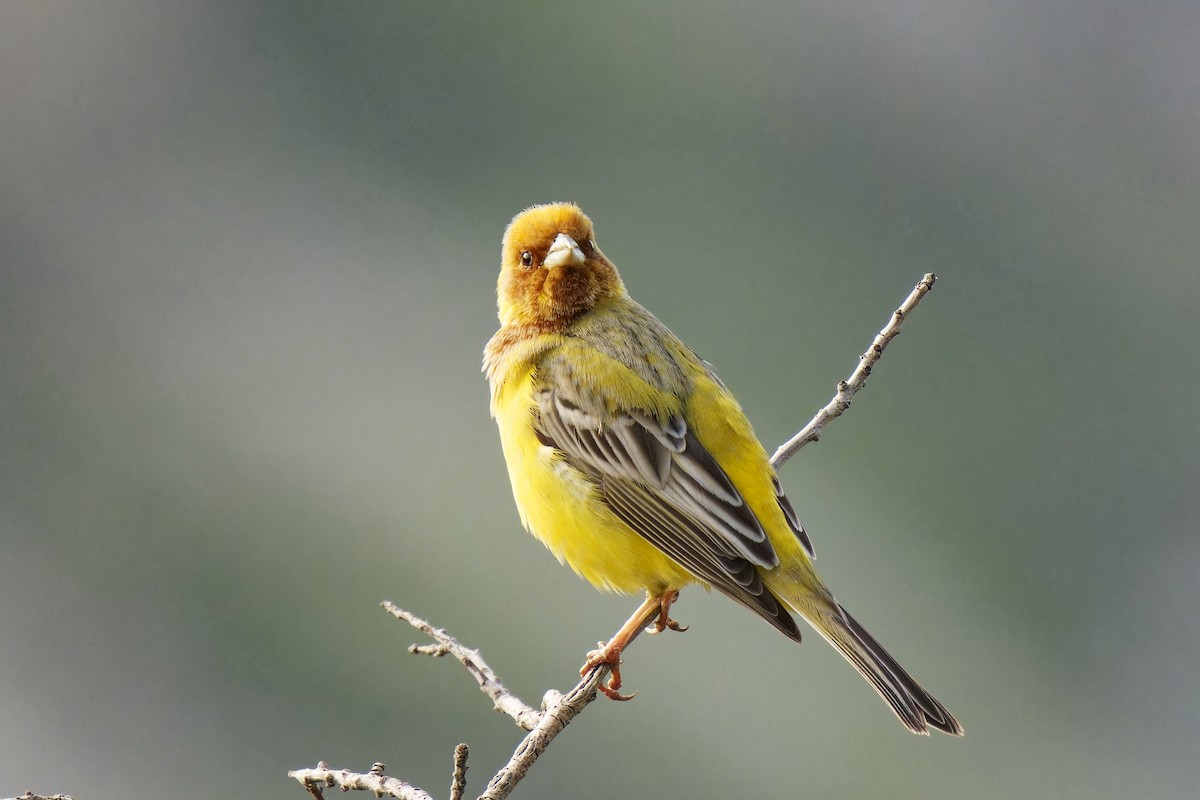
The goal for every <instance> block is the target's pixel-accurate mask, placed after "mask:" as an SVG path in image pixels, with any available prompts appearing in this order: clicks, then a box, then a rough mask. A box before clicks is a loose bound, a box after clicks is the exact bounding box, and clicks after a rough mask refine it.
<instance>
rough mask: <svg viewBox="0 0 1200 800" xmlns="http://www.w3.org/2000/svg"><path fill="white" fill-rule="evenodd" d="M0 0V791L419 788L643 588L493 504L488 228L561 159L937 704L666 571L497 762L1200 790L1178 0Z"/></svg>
mask: <svg viewBox="0 0 1200 800" xmlns="http://www.w3.org/2000/svg"><path fill="white" fill-rule="evenodd" d="M595 6H596V7H585V6H575V5H568V4H561V3H553V2H505V3H468V2H453V1H443V2H436V3H433V2H423V3H410V2H398V1H397V0H391V1H390V2H372V3H353V4H348V3H336V2H326V3H308V2H276V3H264V2H244V0H227V1H226V2H207V3H192V4H161V3H152V2H139V1H138V0H128V1H125V0H120V1H118V0H113V1H112V2H106V3H87V2H67V1H65V0H5V2H3V4H2V5H0V119H2V120H3V123H2V126H0V796H6V795H13V794H19V793H21V792H23V791H24V790H26V789H36V790H39V791H43V792H56V791H62V792H70V793H72V794H74V795H75V796H76V797H87V798H92V800H111V799H113V798H127V797H131V796H152V795H154V794H164V793H169V794H170V795H171V796H172V797H197V798H199V797H211V796H212V795H213V794H214V793H220V794H227V793H234V794H236V795H238V796H240V797H271V798H288V797H291V798H300V797H304V796H305V795H304V793H303V790H302V789H301V788H300V787H299V786H297V785H295V784H294V783H293V782H291V781H290V780H289V779H287V778H286V777H285V773H286V771H287V770H288V769H290V768H297V767H302V766H307V765H312V764H314V763H315V762H316V761H317V760H318V759H326V760H328V761H329V762H330V763H331V764H332V765H334V766H338V767H349V768H356V769H360V770H366V769H368V768H369V766H370V764H371V763H372V762H373V761H376V760H379V761H383V762H385V763H386V764H387V765H388V767H389V771H390V772H392V773H395V774H399V775H402V776H404V777H405V778H406V779H408V780H410V781H412V782H415V783H417V784H419V785H421V786H424V787H426V788H427V789H429V790H430V791H432V792H434V793H435V794H436V795H437V796H439V797H444V796H445V792H446V789H445V787H446V785H447V783H448V775H449V770H450V754H451V749H452V747H453V746H454V744H455V743H457V742H459V741H467V742H469V743H470V745H471V746H472V748H473V757H472V761H471V771H470V773H469V779H470V784H469V789H470V790H473V791H474V792H475V793H478V791H480V790H481V787H482V782H483V781H484V779H485V778H486V777H487V776H489V775H491V774H492V773H493V772H494V771H495V769H496V768H498V767H499V765H500V764H501V763H503V761H504V760H505V759H506V758H507V757H508V755H509V753H510V752H511V750H512V748H513V747H514V746H515V744H516V742H517V741H518V739H519V738H520V735H521V732H520V731H518V730H517V729H516V728H515V727H514V726H513V725H512V724H511V722H510V721H509V720H508V719H507V718H505V717H502V716H500V715H497V714H495V713H494V712H492V711H491V710H490V708H489V704H488V703H487V701H486V700H485V699H484V698H483V697H482V696H480V695H479V694H478V693H477V692H476V691H475V689H474V685H473V683H472V682H471V681H470V679H469V678H468V677H467V676H466V674H465V673H464V672H463V670H462V669H461V668H460V667H458V666H457V665H456V664H454V663H448V662H441V661H434V660H431V659H423V658H417V657H414V656H410V655H407V654H406V653H405V647H406V645H407V644H408V643H409V642H411V641H414V640H418V638H419V637H417V636H416V635H415V633H413V632H410V631H409V630H408V629H407V628H404V627H401V626H399V625H398V624H397V623H395V622H393V621H391V620H390V618H388V617H387V616H386V615H385V614H384V613H383V612H382V611H380V610H379V609H378V608H377V604H378V603H379V601H380V600H383V599H385V598H387V599H391V600H393V601H395V602H397V603H398V604H400V605H402V606H404V607H407V608H410V609H412V610H413V611H416V612H418V613H421V614H424V615H427V616H428V617H429V618H430V619H432V620H433V621H434V622H435V623H436V624H439V625H442V626H445V627H447V628H449V629H450V630H452V631H453V632H455V633H456V634H458V635H459V636H460V637H461V638H462V639H463V640H464V641H465V642H467V643H468V644H470V645H472V646H476V647H479V648H481V649H482V651H483V653H484V654H485V655H486V657H487V658H488V659H489V661H490V663H491V664H492V666H493V667H495V668H496V669H497V670H498V671H499V673H500V674H501V676H502V677H503V678H504V679H505V680H506V682H507V683H508V685H509V686H510V687H511V688H512V689H514V690H515V691H516V692H518V693H519V694H520V695H521V696H523V697H525V698H526V699H528V700H531V701H536V700H537V699H538V698H540V696H541V694H542V693H543V692H544V691H545V690H546V689H548V688H551V687H556V688H559V689H565V688H567V687H568V686H570V685H571V684H572V683H573V682H574V674H575V670H576V669H577V667H578V665H579V663H580V661H581V657H582V655H583V653H584V651H585V650H587V649H588V648H589V647H590V646H592V645H593V643H594V642H595V641H596V640H597V639H600V638H603V637H606V636H607V635H608V634H609V633H611V631H612V630H613V629H615V627H616V626H617V625H618V624H619V623H620V622H621V621H622V620H623V619H624V618H625V616H626V615H627V613H628V612H629V611H630V610H631V609H632V608H633V606H634V605H635V604H636V600H634V599H631V598H621V597H612V596H605V595H601V594H599V593H597V592H595V591H594V590H592V589H591V587H589V586H587V585H586V584H584V583H583V582H581V581H580V580H578V579H577V578H576V577H575V576H574V575H572V574H571V573H570V571H569V570H567V569H565V568H562V567H559V566H558V565H557V564H556V563H555V562H554V560H553V558H552V557H551V556H550V555H549V554H548V553H547V552H546V551H545V550H544V549H543V548H542V547H541V546H540V545H539V544H538V543H537V542H535V541H534V540H533V539H532V538H531V537H529V536H527V535H526V534H525V533H523V532H522V531H521V529H520V526H519V523H518V519H517V515H516V512H515V510H514V508H513V504H512V501H511V496H510V494H509V488H508V484H507V477H506V473H505V470H504V466H503V462H502V458H501V454H500V448H499V444H498V440H497V436H496V434H495V431H494V429H493V424H492V422H491V421H490V420H489V418H488V413H487V393H486V387H485V384H484V381H483V379H482V377H481V376H480V374H479V361H480V352H481V348H482V346H483V343H484V342H485V341H486V339H487V338H488V337H489V336H490V335H491V333H492V332H493V330H494V329H495V325H496V323H495V307H494V281H495V275H496V272H497V267H498V250H499V241H500V235H501V232H502V231H503V228H504V226H505V224H506V223H507V222H508V220H509V219H510V218H511V217H512V215H513V214H515V213H516V212H518V211H519V210H521V209H522V208H524V207H525V206H527V205H530V204H532V203H535V202H544V201H549V200H558V199H569V200H575V201H577V202H579V203H580V204H582V205H583V206H584V208H585V209H586V210H587V211H588V212H589V213H590V214H591V215H592V217H593V219H594V220H595V221H596V225H597V230H598V239H599V241H600V244H601V246H602V247H604V249H605V251H606V252H607V253H608V255H609V256H610V257H611V258H612V259H613V260H614V261H615V262H616V263H617V265H618V266H619V267H621V268H622V270H623V274H624V277H625V279H626V282H627V284H628V286H629V287H630V290H631V292H632V293H633V294H634V296H635V297H637V298H638V299H639V300H640V301H641V302H643V303H644V304H645V305H647V306H648V307H650V308H651V309H652V310H654V311H655V313H656V314H658V315H659V316H660V317H661V318H662V319H663V320H664V321H665V322H666V323H667V324H668V325H670V326H671V327H672V328H673V329H674V330H675V331H676V332H677V333H678V334H679V335H680V336H681V337H682V338H683V339H684V340H685V341H687V342H688V343H689V344H691V345H692V346H693V347H694V348H695V349H696V350H697V351H698V352H699V353H701V354H702V355H703V356H704V357H705V358H707V359H708V360H710V361H712V362H713V363H714V364H716V365H717V368H718V370H719V372H720V373H721V375H722V377H723V378H724V379H725V380H726V382H727V383H728V384H729V385H730V386H731V387H732V388H733V389H734V391H735V392H736V393H737V394H738V396H739V398H740V399H741V401H742V403H743V405H744V407H745V408H746V410H747V412H748V413H749V415H750V417H751V419H752V420H753V421H754V422H755V425H756V429H757V431H758V433H759V435H760V436H761V438H762V439H763V440H764V442H765V443H766V444H767V446H768V448H773V447H774V446H775V445H776V444H778V443H779V442H781V441H783V440H784V439H786V438H787V437H788V436H789V435H790V434H791V433H792V432H793V431H794V430H795V429H797V428H798V427H799V426H800V425H801V424H802V423H803V422H805V421H806V420H807V419H808V418H809V416H810V415H811V414H812V412H813V411H815V410H816V409H817V408H818V407H819V406H820V405H822V404H824V403H825V402H826V401H827V400H828V398H829V396H830V395H831V394H832V391H833V388H834V384H835V383H836V381H837V380H838V379H840V378H842V377H844V376H845V375H846V374H848V373H849V371H850V369H851V367H852V366H853V365H854V363H855V359H856V357H857V355H858V353H859V352H861V350H862V349H863V348H864V347H865V346H866V344H867V342H868V341H869V340H870V337H871V336H872V335H873V334H874V332H875V331H876V330H877V329H878V328H879V326H880V325H881V324H882V323H883V322H884V321H885V320H886V318H887V315H888V313H889V312H890V311H891V309H892V308H893V307H894V306H895V305H896V304H897V303H898V302H899V301H900V299H901V298H903V297H904V295H905V294H906V293H907V292H908V291H909V289H910V288H911V287H912V285H913V284H914V283H915V282H916V281H917V279H918V278H920V276H921V275H922V274H923V273H924V272H926V271H932V272H936V273H938V275H939V276H940V278H941V280H940V281H939V283H938V284H937V287H936V288H935V290H934V291H933V293H932V294H931V295H930V296H929V297H928V298H927V300H926V302H925V304H923V305H922V306H921V308H920V309H919V311H918V313H917V314H916V315H915V316H914V317H913V318H912V319H911V320H910V322H909V325H908V326H907V327H906V328H905V330H904V334H903V335H902V336H901V337H900V338H899V339H897V340H896V341H895V342H894V344H893V346H892V348H891V349H889V350H888V352H887V355H886V356H885V358H884V360H883V362H882V363H881V364H880V366H879V367H878V368H877V369H876V371H875V375H874V376H873V378H872V379H871V381H870V383H869V384H868V386H867V390H866V391H865V392H864V393H863V394H861V395H859V397H858V399H856V400H855V404H854V407H853V408H852V410H851V411H850V413H849V414H848V415H847V416H846V417H843V418H842V419H841V420H839V421H838V422H837V423H835V424H834V425H833V426H831V427H830V428H829V429H828V431H827V433H826V435H825V437H824V438H823V440H822V441H821V443H820V444H818V445H816V446H813V447H810V448H807V449H805V450H804V451H803V452H802V453H801V454H800V456H798V457H797V458H796V459H794V460H793V461H792V462H791V463H789V464H788V465H787V467H786V468H785V469H784V472H783V480H784V483H785V485H786V487H787V489H788V491H789V493H790V495H791V497H792V498H793V500H794V502H795V505H796V507H797V508H798V509H799V510H800V512H801V517H802V518H803V519H804V521H805V523H806V525H807V526H808V528H809V530H810V532H811V534H812V536H813V539H814V541H815V544H816V547H817V554H818V564H819V566H820V567H821V569H822V571H823V573H824V574H825V576H826V578H827V579H828V580H829V581H830V583H831V584H832V586H833V587H834V588H835V590H836V591H837V592H838V594H839V596H840V598H841V599H842V600H843V601H844V602H845V603H846V605H847V606H848V607H850V608H851V609H852V610H853V611H854V612H855V613H856V615H857V616H859V617H860V618H861V619H862V620H863V621H864V622H865V623H866V624H867V625H868V626H869V627H870V628H871V629H872V630H874V631H875V632H876V633H877V635H878V636H879V637H880V639H881V640H883V641H884V642H885V643H886V644H887V645H888V646H889V647H890V648H891V649H892V651H893V652H894V653H895V654H896V655H897V656H898V657H899V659H900V660H901V661H902V662H903V663H905V664H906V665H907V666H908V667H909V668H910V669H911V670H912V671H913V673H914V674H915V675H916V676H917V677H918V678H919V679H920V680H921V681H922V682H923V683H925V684H926V685H927V686H928V687H930V688H931V689H932V690H933V691H934V693H935V694H936V695H937V696H938V697H940V698H941V699H942V700H943V701H944V702H945V703H946V704H947V705H948V706H949V707H950V708H951V709H952V710H953V711H954V712H955V713H956V714H957V715H958V716H959V718H960V719H961V720H962V721H963V723H964V724H965V725H966V727H967V731H968V735H967V737H966V738H965V739H963V740H959V741H955V740H950V739H948V738H945V737H935V738H933V739H923V738H918V737H913V736H910V735H908V734H906V733H905V732H904V731H903V729H902V728H901V727H900V726H899V724H897V723H896V721H895V720H894V719H893V718H892V717H891V715H890V714H889V713H888V711H887V710H886V708H885V707H884V706H883V705H882V704H881V703H880V701H879V700H878V699H877V698H876V697H875V696H874V694H873V693H872V692H871V691H870V689H869V688H868V687H867V686H866V685H865V684H863V682H862V681H861V680H860V679H859V677H858V676H857V675H856V674H855V673H854V672H853V671H852V670H851V669H849V668H848V667H847V666H846V665H845V664H844V663H843V662H842V660H841V659H840V658H839V657H838V656H837V655H836V654H834V653H833V651H832V650H831V649H830V648H828V647H827V646H826V645H825V644H824V643H822V642H821V641H820V640H819V638H818V637H816V636H810V637H808V641H806V643H805V644H804V645H803V646H802V647H796V646H794V645H792V644H790V643H789V642H787V641H786V640H784V639H783V637H781V636H779V635H778V634H777V633H775V632H774V631H773V630H772V629H771V628H770V627H769V626H767V625H765V624H762V623H761V622H759V621H757V620H756V619H755V618H753V617H752V616H750V615H748V614H747V613H746V612H745V611H743V610H742V609H740V608H738V607H736V606H735V605H734V604H732V603H729V602H728V601H726V600H725V599H724V598H721V597H710V596H707V595H706V594H705V593H704V592H701V591H699V590H692V591H689V592H687V593H686V594H685V595H684V598H683V602H682V603H681V605H680V606H679V607H678V616H679V618H680V619H681V620H683V621H685V622H687V623H689V624H691V626H692V629H691V631H690V632H689V633H687V634H686V635H682V636H679V635H669V636H662V637H658V638H657V639H646V640H642V641H639V642H638V643H637V645H636V646H635V648H633V649H632V650H631V651H630V653H629V654H628V657H627V665H626V680H627V685H628V686H629V687H630V688H636V689H638V690H640V695H639V697H638V699H637V700H636V701H635V702H632V703H629V704H621V705H618V704H613V703H607V702H603V703H600V704H598V705H597V706H596V707H594V708H592V709H590V710H589V711H588V713H587V714H586V715H585V716H584V717H583V718H582V719H581V720H580V721H578V723H577V724H576V725H574V726H572V727H571V728H570V729H568V730H567V731H566V733H565V734H564V735H563V736H562V737H560V738H559V740H558V741H556V742H555V744H554V745H553V747H552V749H551V750H550V751H549V752H548V753H547V755H546V756H545V757H544V759H543V761H542V762H541V763H540V764H539V765H538V766H537V767H536V769H535V770H534V771H533V772H532V773H531V775H530V777H529V778H528V779H527V781H526V782H525V783H524V784H523V785H522V787H521V789H520V795H521V796H523V797H529V798H549V797H567V796H570V797H581V798H591V797H594V798H605V797H611V796H625V797H683V796H696V797H701V796H744V797H794V796H802V797H839V798H845V797H882V796H886V797H918V796H920V797H928V798H962V797H971V798H1011V797H1053V798H1097V797H1128V796H1137V797H1156V798H1159V797H1162V798H1173V797H1179V798H1183V797H1195V796H1196V794H1197V792H1198V791H1200V788H1198V787H1200V765H1198V762H1197V759H1196V755H1197V752H1198V750H1197V742H1198V740H1200V680H1198V679H1197V675H1198V672H1197V664H1198V663H1200V629H1198V628H1200V625H1198V619H1200V617H1198V615H1200V583H1198V582H1197V578H1196V564H1197V562H1198V561H1200V536H1197V525H1198V523H1200V501H1198V500H1197V497H1198V494H1200V492H1198V487H1200V455H1198V454H1200V424H1198V423H1197V406H1198V404H1200V377H1198V375H1197V369H1196V364H1197V355H1196V345H1197V334H1198V333H1200V313H1198V312H1200V48H1197V47H1196V42H1197V41H1200V6H1197V5H1196V4H1195V3H1194V2H1190V1H1188V0H1179V1H1178V2H1149V3H1144V4H1133V3H1125V2H1119V1H1113V2H1083V0H1076V1H1071V0H1064V1H1063V2H1048V3H1047V2H1042V0H1014V1H1013V2H995V3H983V2H967V3H962V2H952V1H951V0H922V1H918V2H911V3H903V4H893V3H866V2H844V1H842V0H839V1H838V2H803V3H796V2H774V3H772V2H764V3H758V4H754V5H747V4H737V5H735V4H727V3H724V2H703V1H702V2H692V1H691V0H689V2H663V3H655V4H643V3H638V2H615V3H606V4H595Z"/></svg>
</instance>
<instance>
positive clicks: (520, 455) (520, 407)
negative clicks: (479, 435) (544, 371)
mask: <svg viewBox="0 0 1200 800" xmlns="http://www.w3.org/2000/svg"><path fill="white" fill-rule="evenodd" d="M495 389H496V391H495V392H494V394H493V397H492V416H494V417H495V418H496V423H497V425H498V426H499V428H500V442H501V445H502V446H503V448H504V458H505V461H506V462H507V463H508V477H509V480H511V481H512V488H513V497H514V498H515V499H516V502H517V510H518V511H519V512H520V514H521V524H523V525H524V526H525V529H526V530H528V531H529V532H530V533H532V534H533V535H534V536H536V537H537V538H538V539H540V540H541V541H542V543H543V544H545V545H546V547H548V548H550V552H552V553H554V555H555V556H557V557H558V560H559V561H562V562H565V563H566V564H568V565H569V566H570V567H571V569H573V570H575V572H576V573H578V574H579V575H580V576H581V577H583V578H585V579H586V580H588V581H589V582H591V583H592V584H594V585H595V586H597V587H599V588H601V589H606V590H609V591H616V592H623V593H627V594H632V593H635V592H639V591H643V590H649V591H651V592H653V593H659V592H661V591H663V590H664V589H666V588H668V587H670V588H679V587H681V586H685V585H687V584H689V583H693V582H694V581H695V578H693V577H692V576H691V574H690V573H688V572H687V571H685V570H684V569H683V568H682V567H680V566H679V565H678V564H676V563H675V562H674V561H672V560H671V559H669V558H667V556H665V555H663V553H662V552H660V551H659V550H658V549H657V548H655V547H654V546H653V545H651V544H650V543H648V542H647V541H646V540H645V539H643V538H642V537H641V536H639V535H638V534H637V533H636V532H634V531H633V530H631V529H630V528H629V527H628V526H627V525H625V523H623V522H621V520H620V519H618V518H617V517H616V515H614V514H613V513H612V511H610V510H609V508H608V506H606V505H605V504H604V502H603V501H602V500H601V499H600V497H599V495H598V493H597V491H596V488H595V486H594V484H592V483H591V482H590V481H589V480H588V479H587V478H585V477H584V476H583V475H582V474H581V473H580V472H579V471H577V470H576V469H574V468H573V467H570V466H569V465H568V464H567V463H566V462H565V461H564V460H563V459H562V458H561V457H560V456H559V455H558V454H557V453H556V451H555V450H554V449H553V448H550V447H546V446H545V445H543V444H542V443H541V442H540V441H538V438H537V436H535V435H534V432H533V407H534V402H533V370H532V367H520V368H517V369H516V370H514V371H512V372H509V373H508V374H507V375H505V376H504V379H503V381H502V383H501V384H500V385H499V386H497V387H495Z"/></svg>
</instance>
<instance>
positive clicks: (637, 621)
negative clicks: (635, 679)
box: [579, 589, 687, 700]
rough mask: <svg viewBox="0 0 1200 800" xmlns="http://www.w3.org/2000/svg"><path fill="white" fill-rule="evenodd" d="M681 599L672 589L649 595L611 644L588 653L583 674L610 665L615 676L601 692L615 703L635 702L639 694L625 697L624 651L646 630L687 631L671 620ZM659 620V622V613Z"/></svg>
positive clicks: (580, 672) (581, 672)
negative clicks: (616, 701)
mask: <svg viewBox="0 0 1200 800" xmlns="http://www.w3.org/2000/svg"><path fill="white" fill-rule="evenodd" d="M677 599H679V590H678V589H668V590H666V591H665V592H663V593H662V594H660V595H652V594H650V593H649V592H647V593H646V599H645V601H644V602H643V603H642V604H641V605H640V606H638V609H637V611H635V612H633V616H631V617H630V618H629V619H628V620H626V622H625V624H624V625H622V626H621V629H620V630H619V631H617V633H616V635H614V636H613V637H612V638H611V639H609V640H608V644H605V643H604V642H600V649H598V650H593V651H591V652H590V653H588V656H587V661H585V662H584V664H583V667H582V668H580V670H579V674H580V675H583V676H585V675H587V674H588V673H589V672H591V671H592V670H593V669H595V668H596V667H599V666H602V665H607V666H608V669H609V672H610V673H611V674H610V676H609V679H608V680H607V681H606V682H604V683H601V684H600V687H599V688H600V691H602V692H604V694H605V695H606V696H607V697H609V698H610V699H612V700H632V699H633V695H634V694H637V692H634V693H633V694H621V692H620V691H619V690H620V688H621V652H622V651H623V650H624V649H625V648H626V647H627V646H628V645H629V643H630V642H631V641H633V640H634V638H635V637H636V636H637V635H638V634H639V633H641V632H642V629H643V628H645V630H646V631H647V632H648V633H661V632H662V631H664V630H673V631H685V630H687V626H686V625H680V624H679V623H678V622H676V621H675V620H673V619H671V617H670V616H669V612H670V610H671V604H672V603H674V602H675V601H676V600H677ZM656 611H657V612H658V613H657V619H655V612H656ZM651 619H654V623H653V624H652V625H651V626H650V627H649V628H647V627H646V624H647V623H648V622H649V621H650V620H651Z"/></svg>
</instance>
